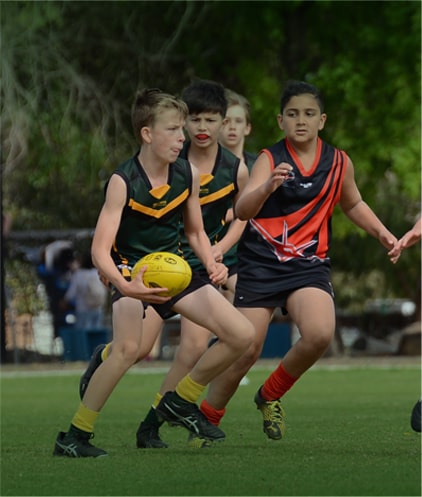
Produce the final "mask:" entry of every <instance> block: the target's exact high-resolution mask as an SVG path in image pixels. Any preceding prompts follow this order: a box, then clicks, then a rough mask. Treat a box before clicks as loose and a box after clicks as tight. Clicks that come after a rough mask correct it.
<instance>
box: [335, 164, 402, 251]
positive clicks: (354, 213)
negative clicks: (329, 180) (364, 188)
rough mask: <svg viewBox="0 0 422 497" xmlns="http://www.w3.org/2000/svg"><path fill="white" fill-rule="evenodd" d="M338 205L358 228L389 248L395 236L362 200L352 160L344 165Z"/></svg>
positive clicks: (393, 242)
mask: <svg viewBox="0 0 422 497" xmlns="http://www.w3.org/2000/svg"><path fill="white" fill-rule="evenodd" d="M346 167H347V168H346V173H345V176H344V181H343V187H342V191H341V197H340V207H341V209H342V210H343V212H344V213H345V214H346V216H347V217H348V218H349V219H350V220H351V221H352V223H354V224H355V225H356V226H359V228H361V229H363V230H364V231H366V232H367V233H369V234H370V235H371V236H373V237H374V238H376V239H377V240H378V241H379V242H380V243H381V244H382V245H383V246H384V247H385V248H386V249H389V250H390V249H391V248H392V247H393V246H394V244H395V243H396V242H397V238H396V237H395V236H394V235H393V234H392V233H391V232H390V231H389V230H388V229H387V228H386V227H385V226H384V224H383V223H382V222H381V221H380V219H379V218H378V217H377V215H376V214H375V212H374V211H373V210H372V209H371V208H370V207H369V206H368V204H367V203H366V202H364V201H363V199H362V197H361V194H360V192H359V190H358V187H357V185H356V182H355V177H354V167H353V163H352V161H351V160H350V159H349V162H348V164H347V166H346Z"/></svg>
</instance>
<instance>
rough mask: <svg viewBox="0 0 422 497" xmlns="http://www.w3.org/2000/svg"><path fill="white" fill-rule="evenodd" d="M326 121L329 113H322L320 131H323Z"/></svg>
mask: <svg viewBox="0 0 422 497" xmlns="http://www.w3.org/2000/svg"><path fill="white" fill-rule="evenodd" d="M326 121H327V114H321V118H320V121H319V126H318V131H321V130H323V129H324V126H325V122H326Z"/></svg>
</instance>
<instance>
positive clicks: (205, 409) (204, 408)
mask: <svg viewBox="0 0 422 497" xmlns="http://www.w3.org/2000/svg"><path fill="white" fill-rule="evenodd" d="M200 409H201V412H202V414H203V415H204V416H205V417H206V418H207V419H208V421H209V422H210V423H212V424H213V425H215V426H218V425H219V424H220V421H221V418H222V417H223V416H224V414H225V412H226V408H225V407H223V409H215V408H214V407H213V406H212V405H211V404H208V402H207V401H206V400H205V399H204V400H203V401H202V402H201V407H200Z"/></svg>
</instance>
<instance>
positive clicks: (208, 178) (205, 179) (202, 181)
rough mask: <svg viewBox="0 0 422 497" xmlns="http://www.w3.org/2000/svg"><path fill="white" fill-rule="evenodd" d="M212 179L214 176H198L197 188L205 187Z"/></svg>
mask: <svg viewBox="0 0 422 497" xmlns="http://www.w3.org/2000/svg"><path fill="white" fill-rule="evenodd" d="M213 179H214V176H213V175H212V174H201V175H200V176H199V186H204V185H207V184H208V183H209V182H210V181H212V180H213Z"/></svg>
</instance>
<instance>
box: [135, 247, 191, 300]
mask: <svg viewBox="0 0 422 497" xmlns="http://www.w3.org/2000/svg"><path fill="white" fill-rule="evenodd" d="M144 266H147V270H146V271H145V273H144V285H145V286H147V287H148V288H168V291H167V292H163V293H160V295H162V296H164V297H174V296H175V295H177V294H178V293H180V292H182V291H183V290H184V289H185V288H186V287H187V286H188V285H189V283H190V282H191V280H192V269H191V267H190V266H189V264H188V263H187V262H186V261H185V259H183V258H182V257H180V256H178V255H176V254H172V253H171V252H153V253H151V254H148V255H146V256H144V257H142V259H139V261H138V262H137V263H136V264H135V265H134V266H133V269H132V275H131V277H132V279H133V278H134V277H135V276H136V275H137V274H138V272H139V270H140V269H141V268H142V267H144Z"/></svg>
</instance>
